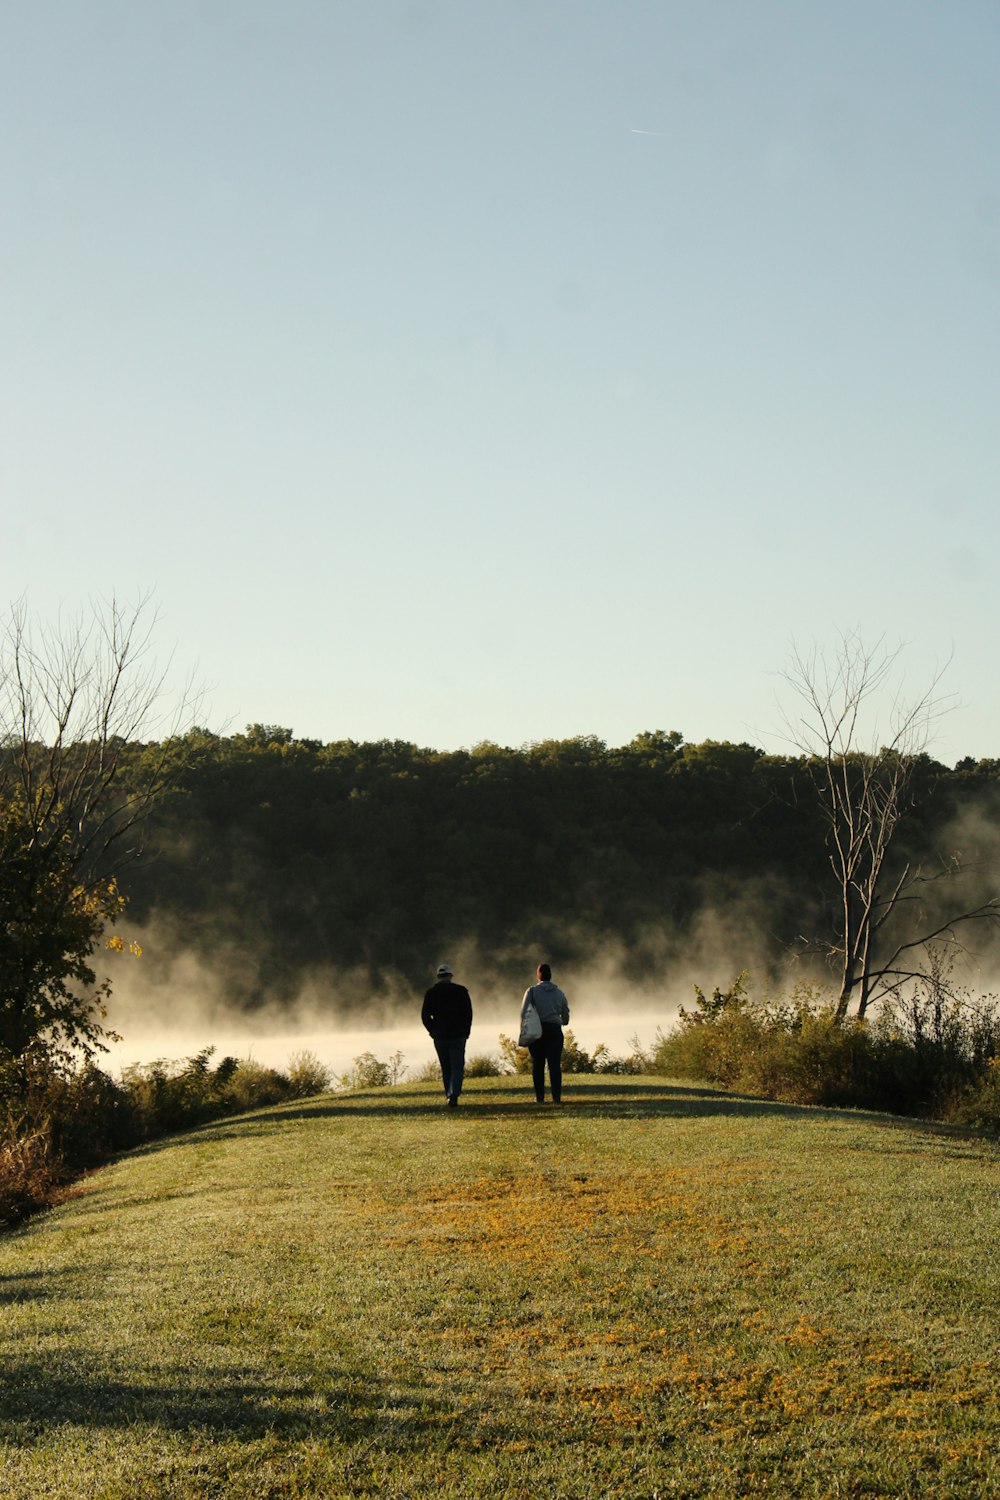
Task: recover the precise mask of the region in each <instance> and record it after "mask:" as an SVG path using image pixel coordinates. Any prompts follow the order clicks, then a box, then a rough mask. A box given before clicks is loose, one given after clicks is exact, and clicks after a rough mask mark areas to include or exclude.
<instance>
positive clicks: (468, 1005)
mask: <svg viewBox="0 0 1000 1500" xmlns="http://www.w3.org/2000/svg"><path fill="white" fill-rule="evenodd" d="M464 1011H465V1035H466V1039H468V1037H469V1034H470V1032H471V1031H472V996H471V995H470V994H469V992H468V990H466V992H465V1004H464Z"/></svg>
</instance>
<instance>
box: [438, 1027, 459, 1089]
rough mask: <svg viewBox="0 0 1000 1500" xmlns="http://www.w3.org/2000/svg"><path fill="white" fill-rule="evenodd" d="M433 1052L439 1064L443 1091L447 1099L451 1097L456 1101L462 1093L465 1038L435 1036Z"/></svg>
mask: <svg viewBox="0 0 1000 1500" xmlns="http://www.w3.org/2000/svg"><path fill="white" fill-rule="evenodd" d="M434 1050H435V1052H436V1053H437V1055H438V1062H439V1063H440V1064H441V1082H442V1083H443V1084H444V1091H445V1093H446V1094H447V1095H448V1098H449V1099H450V1098H451V1097H452V1096H453V1095H454V1097H455V1098H456V1099H457V1098H458V1096H459V1094H460V1093H461V1092H462V1079H463V1078H464V1077H465V1037H464V1036H436V1037H435V1038H434Z"/></svg>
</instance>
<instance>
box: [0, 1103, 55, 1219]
mask: <svg viewBox="0 0 1000 1500" xmlns="http://www.w3.org/2000/svg"><path fill="white" fill-rule="evenodd" d="M67 1175H68V1174H67V1172H66V1168H65V1166H64V1164H63V1163H62V1162H61V1161H60V1159H59V1157H58V1156H57V1155H56V1153H55V1151H54V1149H53V1146H52V1139H51V1136H50V1135H49V1134H48V1133H47V1132H46V1131H44V1130H33V1131H31V1132H30V1134H28V1135H20V1136H19V1135H17V1134H16V1133H15V1131H14V1128H13V1126H12V1125H9V1126H8V1127H7V1128H6V1130H5V1131H4V1133H3V1135H2V1137H0V1224H16V1223H17V1222H18V1220H20V1219H24V1218H26V1217H27V1215H28V1214H30V1213H33V1212H34V1211H35V1210H36V1209H39V1208H44V1207H45V1205H46V1204H47V1203H49V1202H51V1200H52V1195H53V1193H54V1191H55V1189H56V1188H58V1187H59V1186H60V1184H61V1183H63V1182H64V1181H65V1180H66V1177H67Z"/></svg>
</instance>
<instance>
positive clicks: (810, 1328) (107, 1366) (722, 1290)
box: [0, 1078, 1000, 1500]
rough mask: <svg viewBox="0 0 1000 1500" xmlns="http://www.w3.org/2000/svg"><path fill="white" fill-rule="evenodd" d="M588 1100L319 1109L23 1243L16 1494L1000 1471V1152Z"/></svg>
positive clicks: (814, 1122) (123, 1170)
mask: <svg viewBox="0 0 1000 1500" xmlns="http://www.w3.org/2000/svg"><path fill="white" fill-rule="evenodd" d="M567 1098H568V1102H567V1104H566V1106H565V1107H564V1108H563V1109H562V1110H556V1109H554V1108H553V1107H551V1106H550V1107H548V1108H541V1109H540V1108H538V1107H536V1106H535V1105H534V1104H532V1103H529V1102H526V1097H525V1081H524V1080H523V1079H501V1080H493V1079H490V1080H476V1081H473V1083H472V1084H471V1085H470V1087H469V1090H468V1092H467V1094H466V1095H465V1097H464V1098H463V1101H462V1105H461V1108H460V1109H459V1110H458V1111H452V1112H449V1111H447V1110H444V1109H442V1108H441V1105H440V1098H439V1094H438V1093H437V1091H436V1090H434V1089H433V1088H431V1086H429V1085H409V1086H408V1085H405V1084H404V1085H402V1086H400V1087H398V1088H395V1089H391V1090H379V1091H375V1092H372V1093H368V1094H359V1095H356V1096H352V1097H350V1098H340V1097H337V1098H325V1099H320V1100H316V1101H310V1102H308V1103H306V1104H299V1105H290V1106H285V1107H282V1108H277V1109H274V1110H270V1111H266V1112H261V1113H259V1114H257V1115H254V1116H251V1117H245V1118H242V1119H238V1120H230V1121H226V1122H223V1123H219V1124H215V1125H212V1126H209V1127H206V1128H204V1129H202V1130H199V1131H197V1132H195V1133H193V1134H191V1135H188V1136H184V1137H180V1138H177V1139H174V1140H171V1141H167V1142H163V1143H161V1144H158V1145H156V1146H154V1147H150V1148H148V1149H145V1150H143V1151H140V1152H137V1153H135V1154H133V1155H131V1156H129V1157H127V1158H125V1159H123V1160H122V1161H120V1162H118V1163H116V1164H114V1165H112V1166H111V1167H109V1168H107V1169H105V1170H103V1171H101V1172H98V1173H96V1174H94V1175H93V1176H92V1177H91V1178H89V1179H87V1181H86V1182H85V1183H84V1184H82V1188H81V1191H80V1193H79V1195H78V1196H76V1197H74V1198H73V1199H72V1200H70V1201H68V1202H66V1203H65V1204H63V1205H62V1206H61V1207H59V1208H58V1209H56V1210H54V1211H52V1212H51V1213H49V1214H47V1215H45V1216H43V1217H41V1218H39V1219H37V1220H35V1221H34V1222H32V1223H30V1224H28V1225H26V1226H24V1227H23V1228H22V1229H20V1230H19V1231H17V1232H16V1233H14V1234H11V1235H8V1236H6V1237H3V1238H0V1355H2V1358H0V1491H2V1493H3V1494H4V1495H5V1496H7V1497H11V1500H16V1497H21V1496H24V1497H28V1496H31V1497H34V1496H40V1495H45V1496H47V1497H53V1500H63V1497H71V1496H72V1497H83V1496H87V1497H88V1500H90V1497H94V1496H101V1497H105V1500H119V1497H133V1496H136V1497H138V1496H144V1497H149V1496H164V1497H167V1496H169V1497H194V1496H199V1497H201V1496H216V1495H220V1496H221V1495H225V1496H227V1497H237V1500H239V1497H251V1496H252V1497H255V1500H257V1497H275V1500H277V1497H293V1496H339V1495H344V1496H348V1495H350V1496H369V1495H371V1496H375V1495H378V1496H399V1497H404V1496H430V1495H456V1496H457V1495H468V1494H476V1495H478V1496H480V1497H494V1496H496V1497H499V1496H525V1497H527V1496H537V1495H540V1494H548V1495H553V1496H581V1497H582V1496H594V1495H625V1496H653V1495H667V1494H670V1495H689V1496H695V1495H711V1496H713V1497H728V1496H733V1497H735V1496H743V1495H748V1494H751V1493H752V1494H757V1493H773V1494H776V1495H782V1496H797V1495H803V1496H805V1495H827V1494H832V1493H837V1494H840V1495H849V1496H850V1495H857V1496H860V1495H866V1496H907V1495H920V1496H970V1495H977V1496H984V1495H997V1494H1000V1461H998V1459H997V1457H996V1452H997V1439H998V1436H1000V1422H998V1417H1000V1355H998V1347H997V1346H998V1337H1000V1335H998V1332H997V1330H998V1327H1000V1317H998V1312H1000V1308H998V1300H1000V1293H998V1287H1000V1278H998V1274H997V1273H998V1269H1000V1266H998V1260H1000V1251H998V1245H1000V1193H998V1184H1000V1174H998V1168H1000V1149H998V1148H997V1147H996V1146H994V1145H990V1144H988V1143H982V1142H975V1141H968V1140H963V1139H961V1138H958V1137H956V1136H954V1135H950V1134H948V1133H947V1132H944V1131H941V1130H937V1129H934V1128H932V1127H929V1126H923V1125H920V1124H919V1123H913V1122H902V1121H898V1120H892V1119H889V1118H887V1117H875V1116H861V1115H847V1114H843V1115H838V1114H836V1113H833V1112H827V1111H820V1110H803V1109H796V1108H793V1107H789V1106H780V1105H772V1104H766V1103H761V1102H758V1101H753V1100H747V1099H735V1098H732V1097H729V1096H723V1095H719V1094H717V1093H714V1092H712V1091H710V1090H699V1089H695V1088H691V1087H680V1086H677V1085H672V1084H670V1083H667V1082H664V1081H659V1080H650V1079H615V1078H602V1079H593V1080H587V1081H583V1080H580V1081H577V1080H576V1079H572V1080H570V1081H569V1086H568V1089H567Z"/></svg>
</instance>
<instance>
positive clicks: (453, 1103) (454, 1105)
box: [448, 1094, 458, 1109]
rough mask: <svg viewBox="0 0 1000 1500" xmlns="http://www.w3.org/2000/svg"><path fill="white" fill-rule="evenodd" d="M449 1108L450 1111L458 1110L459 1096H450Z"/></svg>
mask: <svg viewBox="0 0 1000 1500" xmlns="http://www.w3.org/2000/svg"><path fill="white" fill-rule="evenodd" d="M448 1108H449V1109H457V1108H458V1095H457V1094H449V1095H448Z"/></svg>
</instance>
